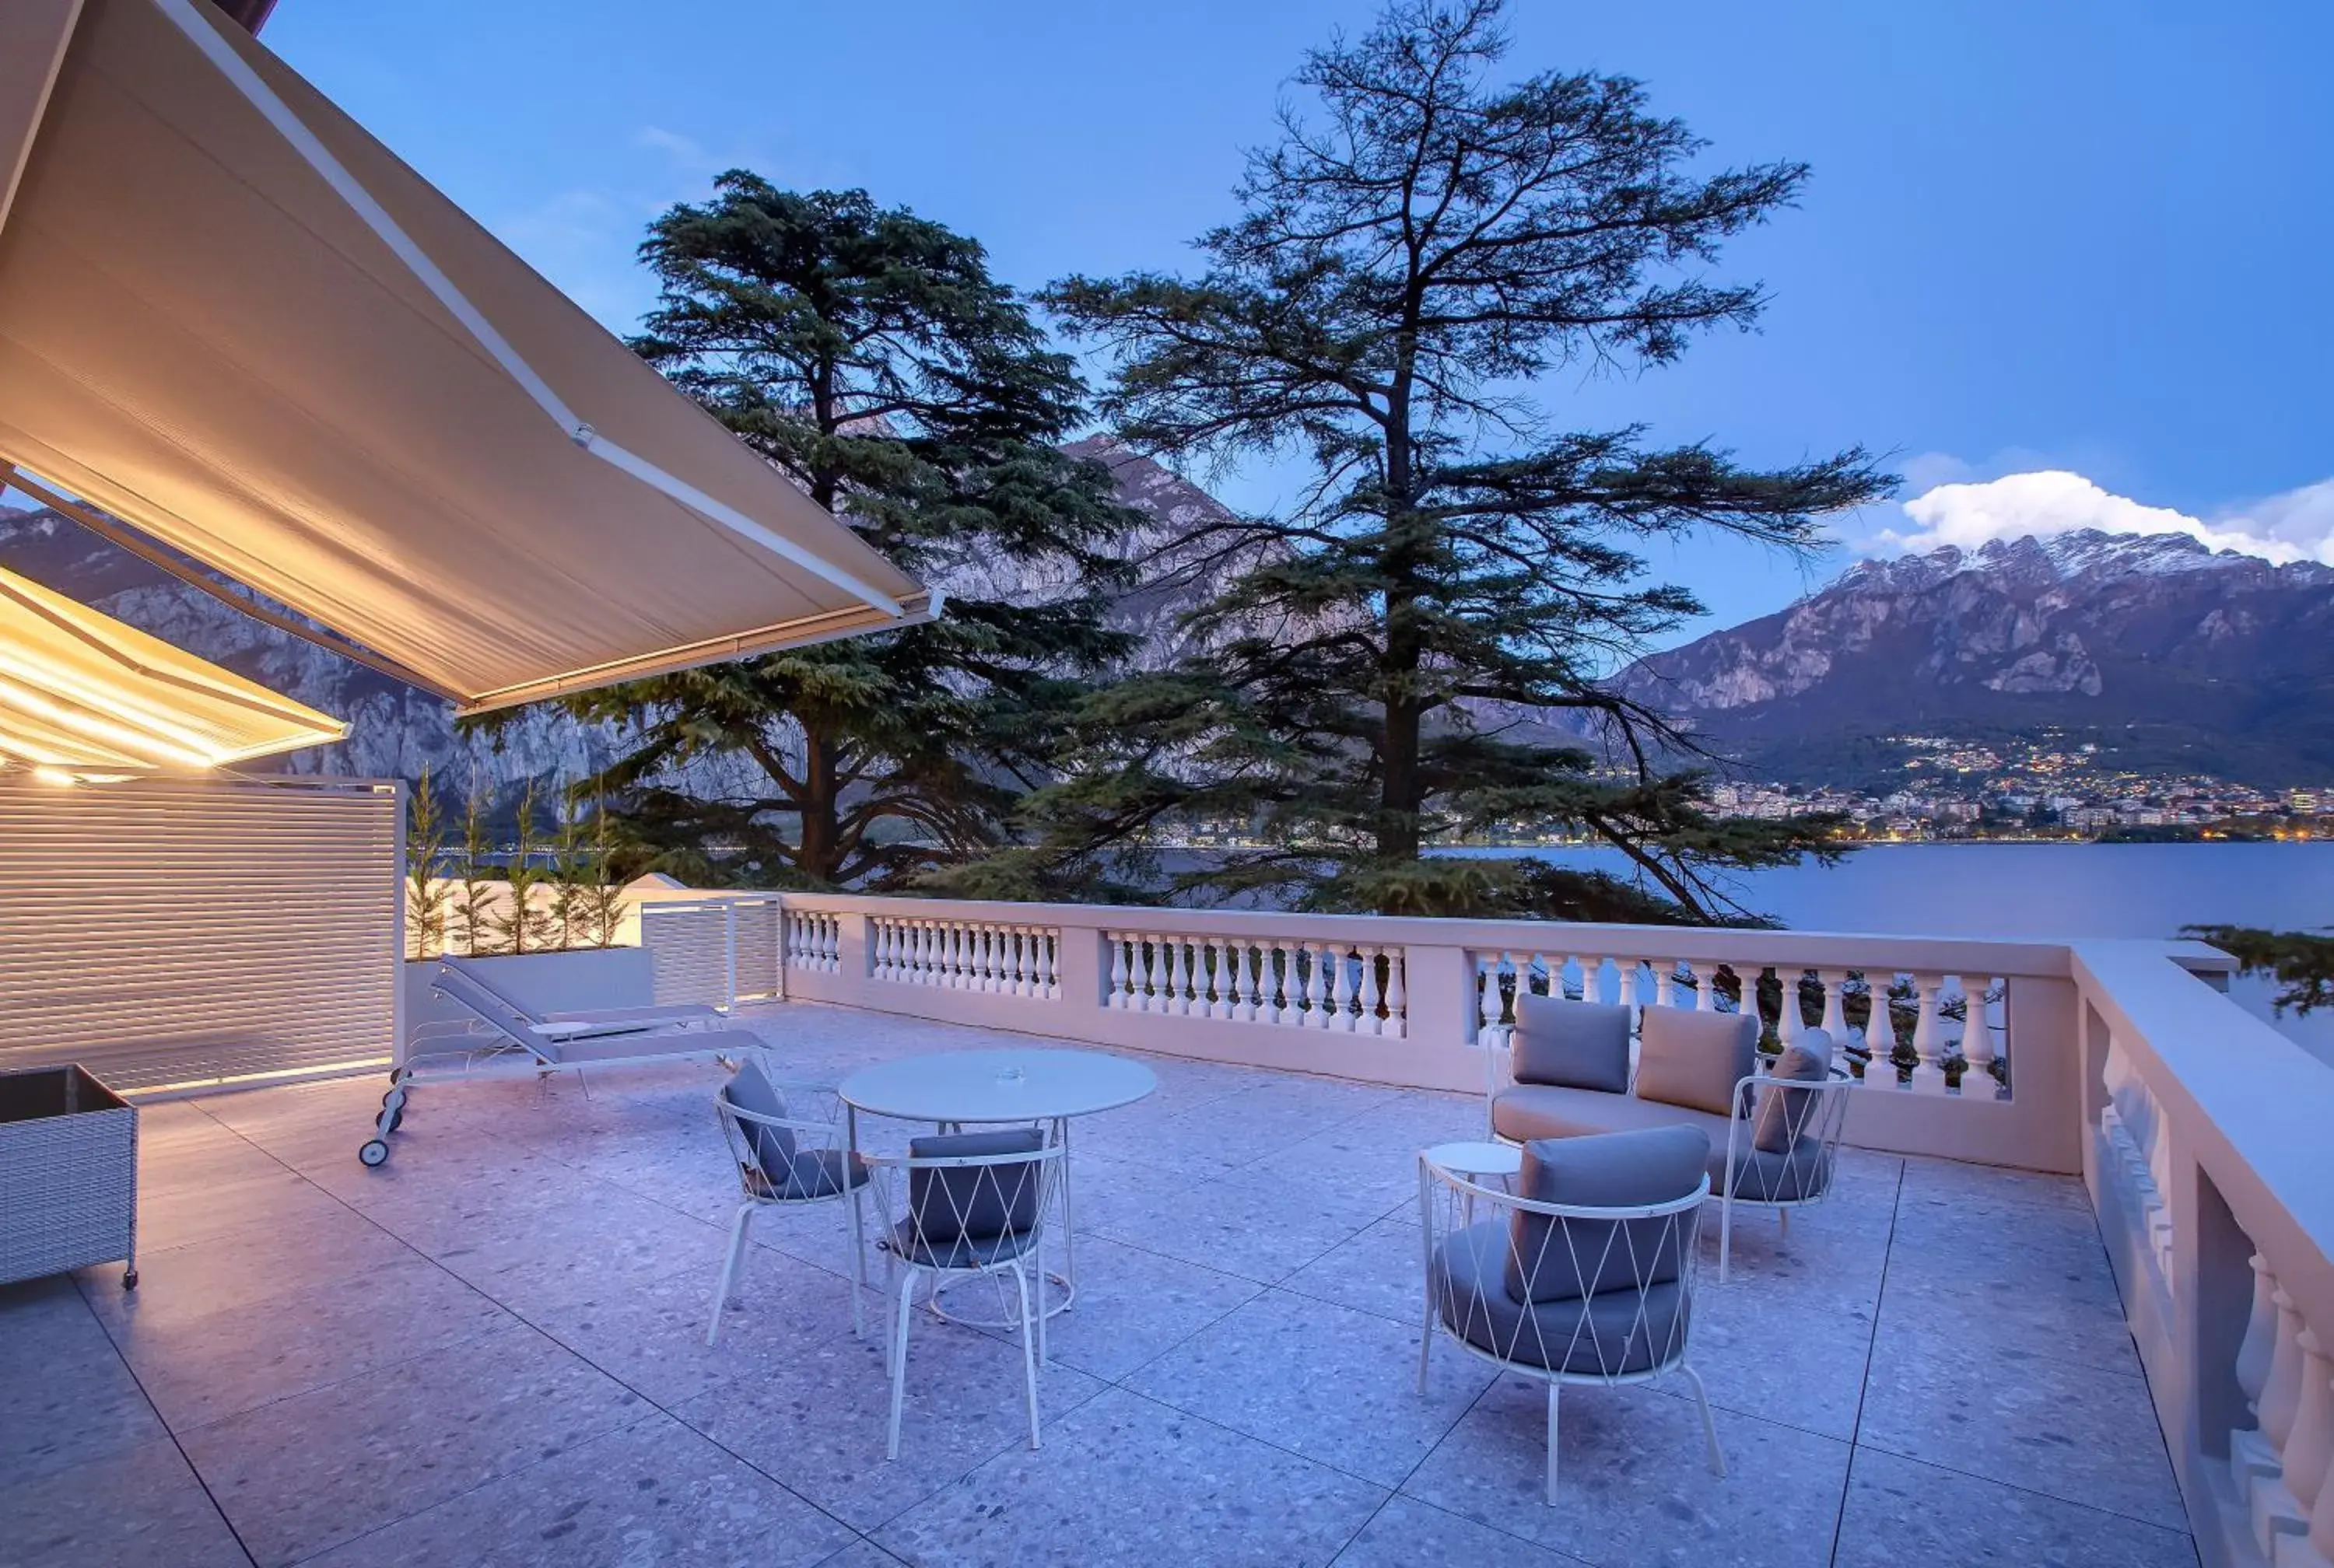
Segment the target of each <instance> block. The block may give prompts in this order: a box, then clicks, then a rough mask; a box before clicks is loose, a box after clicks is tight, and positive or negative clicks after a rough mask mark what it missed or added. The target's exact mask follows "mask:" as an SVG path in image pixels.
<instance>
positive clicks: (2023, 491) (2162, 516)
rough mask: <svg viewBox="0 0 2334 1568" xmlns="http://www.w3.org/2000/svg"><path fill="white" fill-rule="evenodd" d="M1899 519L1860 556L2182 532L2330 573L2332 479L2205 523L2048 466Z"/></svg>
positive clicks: (1936, 464) (1932, 468) (1935, 466)
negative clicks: (2318, 565)
mask: <svg viewBox="0 0 2334 1568" xmlns="http://www.w3.org/2000/svg"><path fill="white" fill-rule="evenodd" d="M1950 471H1951V470H1950V469H1949V468H1948V467H1947V465H1946V461H1945V460H1943V459H1937V460H1934V461H1933V462H1931V463H1929V464H1928V467H1927V472H1926V473H1924V475H1923V476H1922V477H1924V478H1929V479H1934V477H1936V476H1940V475H1941V474H1942V473H1943V472H1950ZM1903 511H1904V514H1905V518H1906V519H1907V521H1908V522H1909V523H1910V524H1912V526H1911V527H1909V528H1905V529H1897V528H1884V529H1882V530H1881V531H1880V532H1879V533H1878V534H1875V535H1874V536H1873V537H1871V538H1870V539H1868V540H1866V542H1865V543H1864V544H1863V546H1862V548H1863V549H1865V550H1866V552H1867V553H1870V552H1872V551H1874V550H1875V549H1880V550H1934V549H1935V548H1936V547H1937V546H1939V545H1941V544H1955V545H1959V546H1960V547H1961V548H1963V549H1964V550H1973V549H1975V548H1977V547H1978V546H1980V545H1982V544H1986V543H1988V542H1989V541H1992V540H1995V539H2017V538H2021V537H2023V536H2025V535H2027V534H2033V535H2035V536H2036V537H2038V538H2046V539H2047V538H2049V536H2051V535H2052V534H2070V533H2073V532H2075V531H2077V530H2078V529H2084V528H2096V529H2098V530H2099V531H2100V532H2101V533H2106V534H2186V535H2188V537H2190V538H2192V539H2196V540H2200V541H2202V542H2203V543H2204V544H2207V545H2210V546H2211V547H2212V548H2213V549H2215V550H2234V551H2239V552H2241V553H2244V554H2247V555H2258V556H2260V557H2261V558H2262V559H2263V560H2265V561H2273V562H2280V563H2283V562H2290V561H2320V562H2324V563H2328V564H2329V565H2334V479H2327V480H2322V481H2320V483H2318V484H2315V485H2308V486H2303V487H2301V488H2300V489H2298V490H2288V491H2285V492H2283V493H2281V494H2280V495H2271V496H2267V497H2264V498H2262V499H2261V500H2258V501H2253V502H2251V503H2246V504H2242V505H2232V506H2229V507H2226V508H2223V509H2222V510H2220V511H2218V512H2216V513H2215V514H2214V515H2213V516H2212V517H2210V518H2204V517H2194V516H2191V515H2188V514H2187V513H2185V512H2179V511H2175V510H2174V509H2173V508H2171V507H2169V506H2150V505H2146V504H2145V503H2144V502H2139V501H2135V500H2133V499H2132V498H2131V497H2130V496H2128V495H2117V494H2115V493H2114V492H2113V491H2111V490H2107V489H2103V488H2101V487H2100V486H2098V485H2097V484H2095V483H2093V482H2092V481H2091V480H2089V479H2087V478H2085V477H2084V476H2082V475H2080V474H2076V473H2071V472H2069V470H2067V469H2064V468H2043V469H2037V470H2034V471H2032V472H2029V473H2021V474H2005V475H2003V476H2001V478H1998V479H1987V480H1982V481H1969V480H1956V481H1954V482H1952V483H1945V484H1937V483H1934V482H1933V483H1931V484H1930V485H1929V486H1928V487H1927V488H1925V489H1924V490H1923V491H1922V492H1921V493H1920V494H1919V495H1915V496H1914V497H1913V498H1912V499H1911V500H1909V501H1906V502H1905V503H1903Z"/></svg>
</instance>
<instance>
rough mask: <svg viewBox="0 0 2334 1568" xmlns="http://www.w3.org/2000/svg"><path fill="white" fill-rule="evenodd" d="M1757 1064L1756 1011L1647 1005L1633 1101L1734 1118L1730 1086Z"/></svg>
mask: <svg viewBox="0 0 2334 1568" xmlns="http://www.w3.org/2000/svg"><path fill="white" fill-rule="evenodd" d="M1758 1063H1759V1015H1757V1014H1756V1013H1697V1012H1690V1011H1688V1010H1687V1009H1686V1008H1683V1007H1648V1008H1646V1009H1645V1010H1644V1016H1643V1021H1642V1022H1641V1023H1640V1024H1639V1025H1638V1029H1637V1098H1638V1099H1640V1100H1656V1101H1661V1103H1663V1104H1664V1105H1685V1106H1691V1107H1692V1108H1693V1109H1694V1110H1696V1111H1709V1112H1710V1113H1711V1114H1712V1116H1730V1117H1731V1116H1734V1115H1737V1114H1739V1113H1740V1109H1739V1108H1738V1107H1737V1106H1736V1105H1735V1103H1734V1086H1735V1084H1737V1083H1739V1082H1741V1081H1742V1080H1743V1079H1745V1078H1748V1077H1750V1076H1751V1073H1752V1072H1754V1071H1755V1070H1756V1069H1757V1067H1758Z"/></svg>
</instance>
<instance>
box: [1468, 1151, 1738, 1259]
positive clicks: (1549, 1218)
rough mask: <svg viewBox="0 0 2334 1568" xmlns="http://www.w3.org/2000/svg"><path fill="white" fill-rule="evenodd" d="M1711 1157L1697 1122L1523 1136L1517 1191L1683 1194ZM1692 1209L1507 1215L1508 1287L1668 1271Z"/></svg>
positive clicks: (1609, 1199) (1596, 1202) (1546, 1197)
mask: <svg viewBox="0 0 2334 1568" xmlns="http://www.w3.org/2000/svg"><path fill="white" fill-rule="evenodd" d="M1709 1164H1710V1137H1709V1135H1708V1134H1707V1133H1705V1132H1703V1131H1702V1130H1701V1129H1700V1128H1698V1127H1648V1128H1644V1129H1640V1130H1637V1131H1634V1132H1606V1133H1600V1134H1596V1135H1594V1136H1590V1137H1587V1138H1551V1139H1543V1140H1538V1141H1536V1142H1532V1143H1527V1144H1525V1145H1524V1150H1523V1168H1522V1169H1521V1170H1520V1171H1519V1172H1518V1174H1517V1177H1516V1196H1517V1197H1519V1198H1529V1199H1531V1200H1532V1201H1534V1202H1536V1203H1560V1204H1564V1205H1566V1206H1567V1207H1580V1208H1641V1207H1647V1206H1649V1205H1652V1204H1657V1203H1673V1202H1675V1201H1676V1200H1677V1199H1679V1198H1686V1197H1690V1196H1691V1195H1692V1194H1693V1191H1694V1189H1695V1188H1698V1187H1700V1186H1701V1185H1702V1180H1703V1178H1704V1177H1705V1175H1706V1174H1707V1169H1708V1167H1709ZM1692 1223H1693V1213H1692V1211H1691V1210H1688V1211H1687V1212H1685V1213H1683V1214H1672V1215H1662V1216H1659V1217H1653V1218H1646V1219H1625V1220H1608V1219H1590V1218H1587V1217H1580V1216H1573V1215H1562V1216H1559V1215H1545V1214H1533V1213H1531V1212H1529V1210H1526V1209H1516V1210H1513V1211H1511V1212H1510V1214H1509V1228H1510V1230H1511V1231H1512V1233H1513V1236H1514V1247H1513V1250H1512V1252H1511V1253H1510V1255H1509V1258H1508V1274H1507V1287H1508V1294H1509V1295H1512V1296H1515V1297H1517V1298H1519V1300H1528V1301H1533V1302H1548V1301H1557V1300H1560V1299H1562V1298H1564V1297H1567V1296H1584V1295H1596V1294H1601V1293H1603V1292H1606V1291H1610V1290H1619V1289H1625V1288H1626V1289H1634V1288H1635V1287H1636V1286H1639V1285H1644V1284H1654V1283H1656V1282H1659V1281H1663V1280H1672V1279H1675V1278H1676V1277H1677V1275H1678V1269H1679V1265H1680V1263H1681V1260H1682V1259H1683V1256H1684V1251H1685V1234H1686V1230H1687V1227H1690V1226H1691V1225H1692Z"/></svg>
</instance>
